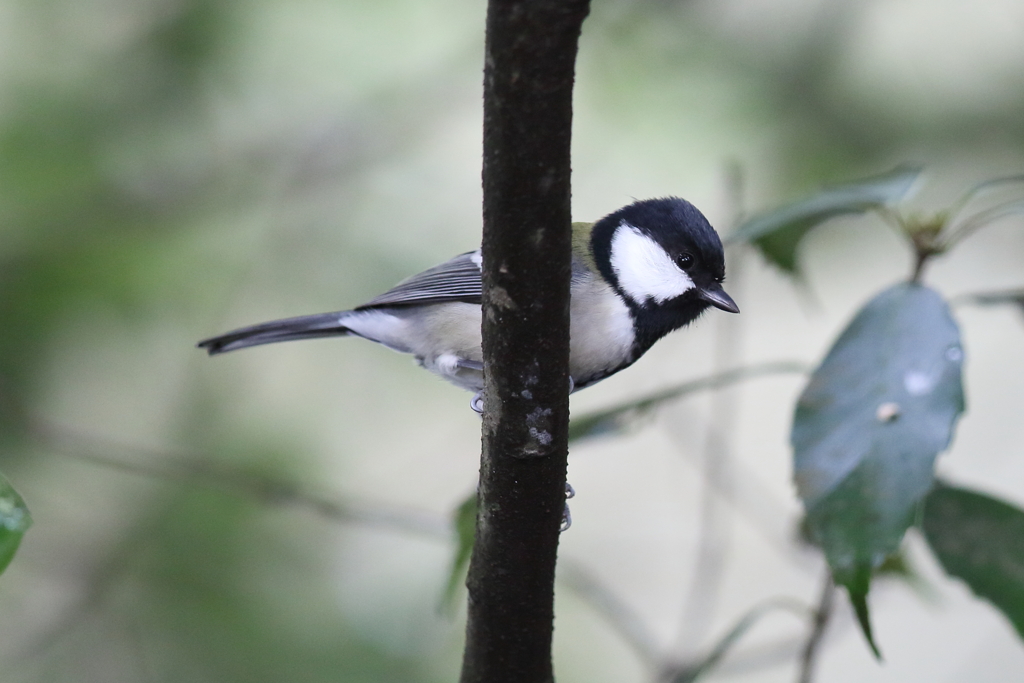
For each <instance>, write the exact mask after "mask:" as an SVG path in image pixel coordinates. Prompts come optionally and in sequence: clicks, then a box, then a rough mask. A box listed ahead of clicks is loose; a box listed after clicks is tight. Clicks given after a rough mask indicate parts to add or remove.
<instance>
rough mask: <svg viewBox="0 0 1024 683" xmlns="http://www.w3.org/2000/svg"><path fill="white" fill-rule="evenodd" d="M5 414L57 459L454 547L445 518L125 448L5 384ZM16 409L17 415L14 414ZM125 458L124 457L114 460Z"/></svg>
mask: <svg viewBox="0 0 1024 683" xmlns="http://www.w3.org/2000/svg"><path fill="white" fill-rule="evenodd" d="M0 408H2V409H3V411H5V412H7V415H8V417H11V416H12V415H13V416H15V417H16V422H17V423H18V424H19V425H20V427H21V428H22V429H23V430H24V432H25V434H27V435H28V436H29V437H30V438H31V439H32V440H33V441H35V442H36V444H37V445H38V446H40V447H42V449H43V450H45V451H48V452H50V453H52V454H54V455H58V456H60V457H64V458H70V459H73V460H78V461H80V462H86V463H90V464H93V465H97V466H99V467H104V468H108V469H113V470H118V471H121V472H126V473H129V474H134V475H138V476H142V477H147V478H150V479H154V480H157V481H165V482H178V483H184V484H188V485H190V486H206V487H212V488H216V489H219V490H221V491H224V492H228V493H232V494H235V495H241V496H245V497H247V498H251V499H253V500H254V501H256V502H258V503H261V504H264V505H272V506H293V507H298V508H302V509H306V510H308V511H310V512H313V513H314V514H316V515H319V516H320V517H323V518H324V519H329V520H332V521H335V522H342V523H346V524H364V525H368V526H376V527H380V528H382V529H389V530H392V531H402V532H407V533H414V534H419V535H424V536H427V537H435V538H439V539H443V540H445V541H450V540H451V537H452V530H451V522H450V520H448V519H447V518H446V517H444V516H441V515H433V514H430V513H428V512H422V511H413V510H408V509H403V508H400V507H397V506H389V505H385V504H381V503H366V502H362V503H357V502H353V501H342V500H340V499H338V498H337V497H332V496H327V495H322V494H316V493H312V492H310V491H305V490H303V489H302V488H301V487H299V486H298V485H295V484H292V483H289V482H286V481H282V480H281V479H277V478H274V477H270V476H266V475H262V474H258V473H255V472H249V471H245V470H242V469H232V468H227V467H224V466H219V465H215V464H213V463H214V459H212V458H210V457H209V456H202V455H195V454H192V455H185V454H182V453H171V452H167V451H161V450H157V449H151V448H145V447H141V446H137V445H132V444H125V443H121V442H118V441H114V440H111V439H107V438H105V437H102V436H97V435H94V434H87V433H85V432H82V431H80V430H77V429H73V428H69V427H64V426H59V425H56V424H53V423H51V422H48V421H46V420H43V419H41V418H39V417H37V416H32V415H29V414H28V413H27V412H25V411H24V410H23V409H21V408H13V401H12V397H11V395H10V394H9V393H8V392H6V391H4V389H3V382H2V381H0ZM12 408H13V409H12ZM113 454H120V455H113Z"/></svg>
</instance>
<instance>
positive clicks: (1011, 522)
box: [922, 484, 1024, 638]
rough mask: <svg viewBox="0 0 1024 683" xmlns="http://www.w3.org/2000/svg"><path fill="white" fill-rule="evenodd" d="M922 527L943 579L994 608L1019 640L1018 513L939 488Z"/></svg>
mask: <svg viewBox="0 0 1024 683" xmlns="http://www.w3.org/2000/svg"><path fill="white" fill-rule="evenodd" d="M922 527H923V529H924V535H925V538H926V539H927V540H928V544H929V545H930V546H931V547H932V550H933V551H934V552H935V555H936V557H938V559H939V562H940V563H941V564H942V567H943V568H944V569H945V570H946V573H948V574H951V575H952V576H955V577H957V578H960V579H963V581H964V582H965V583H966V584H967V585H968V586H970V587H971V590H972V591H974V593H975V594H976V595H978V596H980V597H982V598H985V599H986V600H988V601H989V602H991V603H992V604H993V605H995V606H996V607H998V608H999V609H1000V610H1001V611H1002V612H1003V614H1005V615H1006V616H1007V618H1009V620H1010V622H1012V623H1013V626H1014V627H1015V628H1016V629H1017V633H1019V634H1020V636H1021V637H1022V638H1024V510H1021V509H1020V508H1017V507H1014V506H1012V505H1009V504H1007V503H1005V502H1003V501H1000V500H996V499H995V498H991V497H989V496H986V495H983V494H981V493H976V492H974V491H968V490H966V489H961V488H954V487H952V486H946V485H942V484H939V485H938V486H936V487H935V488H934V489H932V491H931V493H929V494H928V497H927V498H926V499H925V507H924V516H923V519H922Z"/></svg>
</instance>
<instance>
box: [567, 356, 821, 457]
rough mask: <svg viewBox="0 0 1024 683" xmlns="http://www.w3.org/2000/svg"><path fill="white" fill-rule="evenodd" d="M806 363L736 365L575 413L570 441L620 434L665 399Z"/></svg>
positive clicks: (792, 370) (799, 367) (796, 368)
mask: <svg viewBox="0 0 1024 683" xmlns="http://www.w3.org/2000/svg"><path fill="white" fill-rule="evenodd" d="M806 372H807V367H806V366H805V365H803V364H802V363H797V362H794V361H778V362H775V363H765V364H763V365H752V366H749V367H745V368H736V369H735V370H729V371H727V372H722V373H719V374H717V375H710V376H708V377H702V378H700V379H695V380H692V381H690V382H684V383H683V384H678V385H676V386H674V387H671V388H669V389H664V390H662V391H659V392H657V393H655V394H651V395H650V396H647V397H645V398H641V399H637V400H634V401H629V402H627V403H623V404H621V405H618V406H615V407H614V408H608V409H607V410H601V411H598V412H594V413H590V414H587V415H581V416H579V417H573V418H572V420H571V422H570V423H569V441H570V442H571V441H576V440H578V439H585V438H590V437H595V436H604V435H607V434H617V433H620V432H622V431H624V430H625V429H626V428H627V427H629V426H630V425H632V424H634V423H635V422H636V421H637V420H638V419H640V418H641V417H643V416H644V415H646V414H647V413H648V412H650V411H651V410H654V409H655V408H657V407H658V406H660V405H661V404H662V403H665V402H667V401H671V400H674V399H677V398H682V397H683V396H686V395H688V394H692V393H696V392H698V391H705V390H708V389H718V388H721V387H724V386H728V385H730V384H733V383H735V382H739V381H742V380H745V379H750V378H753V377H762V376H764V375H781V374H787V373H806Z"/></svg>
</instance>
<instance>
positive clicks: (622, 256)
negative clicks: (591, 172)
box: [590, 197, 739, 352]
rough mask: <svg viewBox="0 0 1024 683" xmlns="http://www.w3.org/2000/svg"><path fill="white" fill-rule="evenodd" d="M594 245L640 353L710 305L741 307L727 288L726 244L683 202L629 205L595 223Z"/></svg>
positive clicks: (651, 201) (596, 259)
mask: <svg viewBox="0 0 1024 683" xmlns="http://www.w3.org/2000/svg"><path fill="white" fill-rule="evenodd" d="M590 246H591V250H592V252H593V256H594V262H595V263H596V264H597V267H598V270H599V271H600V273H601V275H602V276H603V277H604V279H605V280H607V281H608V282H609V283H611V285H612V286H613V287H614V288H615V290H616V291H617V292H618V293H619V295H620V296H622V297H623V299H624V300H625V301H626V303H627V305H628V306H629V307H630V310H631V311H632V313H633V318H634V321H635V323H636V328H637V330H636V331H637V344H638V346H640V349H639V350H640V351H641V352H643V351H646V350H647V348H649V347H650V345H651V344H653V343H654V342H655V341H657V340H658V339H660V338H661V337H662V336H664V335H665V334H668V333H669V332H671V331H672V330H675V329H678V328H680V327H682V326H684V325H686V324H688V323H689V322H691V321H692V320H693V319H694V318H696V317H697V316H699V315H700V314H701V313H702V312H704V311H705V310H706V309H707V308H708V307H709V306H715V307H716V308H720V309H722V310H724V311H729V312H731V313H738V312H739V308H738V307H737V306H736V304H735V302H733V300H732V299H731V298H730V297H729V295H728V294H726V293H725V291H724V290H723V289H722V281H723V280H724V279H725V255H724V253H723V250H722V241H721V240H720V239H719V238H718V233H716V232H715V229H714V228H712V227H711V224H710V223H708V221H707V219H706V218H705V217H704V214H702V213H701V212H700V211H699V210H697V207H695V206H694V205H693V204H690V203H689V202H688V201H686V200H684V199H679V198H678V197H666V198H664V199H647V200H643V201H639V202H635V203H633V204H630V205H629V206H626V207H623V208H621V209H619V210H618V211H616V212H615V213H612V214H610V215H608V216H605V217H604V218H602V219H601V220H600V221H598V222H597V223H595V224H594V228H593V231H592V233H591V243H590Z"/></svg>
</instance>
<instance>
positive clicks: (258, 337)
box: [197, 311, 350, 356]
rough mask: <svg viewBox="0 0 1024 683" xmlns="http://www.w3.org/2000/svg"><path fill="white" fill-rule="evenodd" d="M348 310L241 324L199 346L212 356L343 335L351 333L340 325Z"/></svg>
mask: <svg viewBox="0 0 1024 683" xmlns="http://www.w3.org/2000/svg"><path fill="white" fill-rule="evenodd" d="M346 313H347V311H341V312H338V313H318V314H316V315H303V316H299V317H297V318H286V319H284V320H272V321H271V322H268V323H261V324H259V325H252V326H251V327H242V328H239V329H237V330H232V331H231V332H228V333H226V334H222V335H219V336H217V337H210V338H209V339H204V340H203V341H201V342H199V344H197V346H198V347H199V348H201V349H206V351H207V352H208V353H209V354H210V355H211V356H213V355H216V354H218V353H227V352H228V351H237V350H238V349H244V348H248V347H250V346H259V345H260V344H274V343H276V342H283V341H295V340H298V339H318V338H320V337H339V336H344V335H347V334H350V331H349V329H348V328H347V327H345V326H344V325H343V324H341V319H342V318H343V317H344V316H345V314H346Z"/></svg>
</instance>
